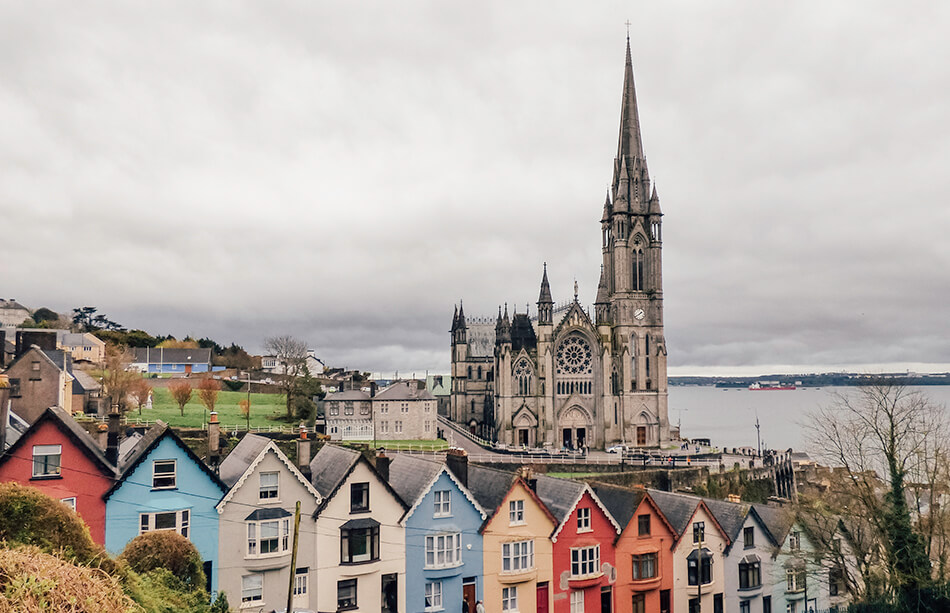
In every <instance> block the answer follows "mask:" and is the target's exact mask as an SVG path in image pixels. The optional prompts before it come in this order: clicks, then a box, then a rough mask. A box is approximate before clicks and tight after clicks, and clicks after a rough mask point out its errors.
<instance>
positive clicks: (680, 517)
mask: <svg viewBox="0 0 950 613" xmlns="http://www.w3.org/2000/svg"><path fill="white" fill-rule="evenodd" d="M647 492H648V493H649V494H650V498H652V499H653V502H655V503H656V506H657V507H658V508H659V509H660V511H661V512H662V513H663V516H664V517H666V521H668V522H670V525H671V526H672V527H673V529H674V530H676V534H677V536H679V535H681V534H683V531H684V530H686V526H687V525H688V524H689V519H690V518H691V517H692V516H693V512H694V511H695V510H696V506H697V505H698V504H699V501H700V498H699V497H698V496H692V495H689V494H676V493H673V492H664V491H662V490H653V489H650V490H647Z"/></svg>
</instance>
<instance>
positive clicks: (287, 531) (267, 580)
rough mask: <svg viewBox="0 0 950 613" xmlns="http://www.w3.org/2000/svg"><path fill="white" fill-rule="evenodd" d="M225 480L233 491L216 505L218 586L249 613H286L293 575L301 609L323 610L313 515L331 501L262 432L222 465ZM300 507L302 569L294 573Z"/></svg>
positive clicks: (240, 445)
mask: <svg viewBox="0 0 950 613" xmlns="http://www.w3.org/2000/svg"><path fill="white" fill-rule="evenodd" d="M221 480H222V481H224V483H225V484H226V485H228V486H229V487H230V488H231V489H230V490H229V491H228V493H227V494H226V495H225V496H224V498H222V499H221V502H219V503H218V505H217V507H216V508H217V511H218V515H219V520H220V522H219V524H220V532H219V544H218V559H219V560H220V561H221V562H220V570H219V572H218V585H219V588H220V589H221V590H224V591H225V592H226V593H227V595H228V602H229V603H230V604H231V606H232V607H233V608H234V609H235V610H240V611H242V612H243V611H248V612H249V613H258V612H263V611H273V610H274V609H281V608H284V607H286V606H287V589H288V586H289V584H290V583H289V582H290V573H293V574H294V608H296V609H315V604H316V597H315V595H314V588H315V584H316V576H317V575H316V573H317V566H318V560H317V557H318V556H317V549H316V542H315V540H314V537H313V535H314V534H315V533H316V531H317V528H316V520H315V519H314V517H313V514H314V512H315V511H316V510H317V507H318V506H319V504H320V502H321V501H322V500H323V498H322V497H321V496H320V494H319V493H318V492H317V490H316V489H314V487H313V486H312V485H311V484H310V482H309V481H308V480H307V478H306V477H304V476H303V475H302V474H301V472H300V471H299V470H297V468H296V467H295V466H294V465H293V463H291V462H290V460H288V459H287V456H285V455H284V454H283V453H282V452H281V451H280V449H278V448H277V445H275V444H274V442H273V441H271V440H270V439H268V438H266V437H263V436H259V435H256V434H247V435H246V436H245V437H244V438H243V439H242V440H241V442H240V443H238V445H237V447H235V448H234V450H233V451H232V452H231V453H230V454H228V457H227V458H226V459H225V460H224V462H222V463H221ZM298 501H299V502H300V529H299V538H298V551H297V563H296V565H294V567H291V552H292V549H293V530H294V511H295V508H296V504H297V502H298ZM324 555H325V556H326V555H327V554H324ZM328 557H331V558H332V557H333V556H332V555H330V556H328ZM334 560H335V558H334Z"/></svg>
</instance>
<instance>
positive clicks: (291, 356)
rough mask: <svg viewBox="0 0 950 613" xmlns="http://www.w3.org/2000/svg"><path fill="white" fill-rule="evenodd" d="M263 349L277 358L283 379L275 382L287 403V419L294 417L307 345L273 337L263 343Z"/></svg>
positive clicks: (305, 361) (305, 367) (290, 339)
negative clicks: (294, 407)
mask: <svg viewBox="0 0 950 613" xmlns="http://www.w3.org/2000/svg"><path fill="white" fill-rule="evenodd" d="M264 349H265V350H266V351H267V352H268V353H270V354H272V355H274V356H276V357H277V364H278V366H279V367H280V368H281V370H282V372H283V375H284V376H283V377H280V379H279V380H278V382H277V385H278V387H279V388H280V390H281V392H282V393H283V394H284V396H285V398H286V401H287V418H288V419H292V418H293V417H294V412H293V406H294V398H295V397H296V396H297V395H298V394H300V391H301V382H300V377H301V376H303V374H304V373H305V372H306V371H307V344H306V343H305V342H303V341H301V340H298V339H296V338H294V337H292V336H289V335H284V336H274V337H271V338H268V339H267V340H266V341H265V343H264Z"/></svg>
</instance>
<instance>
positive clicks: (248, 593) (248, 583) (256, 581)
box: [241, 573, 264, 607]
mask: <svg viewBox="0 0 950 613" xmlns="http://www.w3.org/2000/svg"><path fill="white" fill-rule="evenodd" d="M263 601H264V575H263V573H254V574H252V575H244V576H242V577H241V606H242V607H243V606H253V604H252V603H256V602H263Z"/></svg>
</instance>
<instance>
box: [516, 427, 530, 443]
mask: <svg viewBox="0 0 950 613" xmlns="http://www.w3.org/2000/svg"><path fill="white" fill-rule="evenodd" d="M518 445H520V446H521V447H527V446H528V429H527V428H518Z"/></svg>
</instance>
